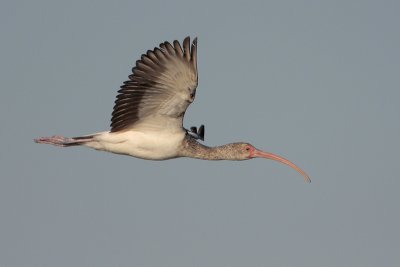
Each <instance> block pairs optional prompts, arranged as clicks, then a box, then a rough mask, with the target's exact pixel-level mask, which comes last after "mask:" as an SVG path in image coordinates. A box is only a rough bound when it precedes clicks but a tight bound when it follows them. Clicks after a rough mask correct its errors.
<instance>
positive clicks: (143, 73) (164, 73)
mask: <svg viewBox="0 0 400 267" xmlns="http://www.w3.org/2000/svg"><path fill="white" fill-rule="evenodd" d="M197 80H198V76H197V38H195V39H194V40H193V42H192V44H190V38H189V37H186V38H185V39H184V41H183V49H182V47H181V45H180V44H179V42H178V41H176V40H175V41H174V42H173V44H170V43H169V42H164V43H162V44H160V47H159V48H154V50H153V51H151V50H149V51H147V53H146V54H143V55H142V57H141V59H140V60H138V61H136V66H135V67H134V68H133V69H132V74H131V75H130V76H129V80H128V81H126V82H124V84H123V85H122V86H121V89H120V90H119V91H118V93H119V94H118V95H117V99H116V101H115V106H114V111H113V113H112V118H111V132H117V131H121V130H125V129H129V128H133V127H138V126H140V125H141V124H143V125H151V127H156V128H165V127H169V128H171V127H172V128H174V127H180V128H182V127H183V126H182V123H183V116H184V114H185V111H186V109H187V107H188V106H189V105H190V104H191V103H192V102H193V101H194V98H195V94H196V87H197Z"/></svg>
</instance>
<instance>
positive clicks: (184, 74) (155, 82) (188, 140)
mask: <svg viewBox="0 0 400 267" xmlns="http://www.w3.org/2000/svg"><path fill="white" fill-rule="evenodd" d="M132 72H133V73H132V75H130V76H129V80H128V81H126V82H125V83H124V85H122V86H121V90H119V91H118V92H119V95H118V96H117V100H116V101H115V106H114V111H113V113H112V119H111V130H110V131H105V132H99V133H95V134H90V135H86V136H79V137H73V138H65V137H62V136H52V137H42V138H38V139H35V142H37V143H44V144H52V145H56V146H62V147H67V146H77V145H81V146H86V147H90V148H94V149H96V150H101V151H107V152H112V153H116V154H123V155H129V156H133V157H136V158H141V159H147V160H167V159H172V158H178V157H191V158H198V159H204V160H246V159H251V158H256V157H262V158H267V159H273V160H277V161H279V162H282V163H284V164H287V165H289V166H291V167H292V168H294V169H296V170H297V171H298V172H300V173H301V174H302V175H303V176H304V178H305V179H306V180H307V181H310V179H309V177H308V175H307V174H306V173H305V172H304V171H303V170H301V169H300V168H299V167H297V166H296V165H294V164H293V163H292V162H290V161H288V160H287V159H285V158H282V157H280V156H277V155H275V154H272V153H268V152H263V151H261V150H258V149H256V148H255V147H253V146H252V145H250V144H248V143H242V142H240V143H231V144H226V145H222V146H217V147H208V146H205V145H203V144H201V143H199V142H198V141H197V139H200V140H203V139H204V126H201V127H200V129H199V132H197V129H196V127H192V128H191V130H186V129H185V128H184V127H183V117H184V114H185V112H186V109H187V107H188V106H189V105H190V104H191V103H192V102H193V101H194V98H195V94H196V88H197V82H198V73H197V38H195V39H194V41H193V43H192V44H190V39H189V37H187V38H185V40H184V41H183V49H182V47H181V45H180V43H179V42H178V41H174V42H173V44H170V43H168V42H164V43H162V44H160V47H159V48H154V50H149V51H147V53H146V54H143V55H142V57H141V59H140V60H138V61H137V62H136V66H135V67H134V68H133V69H132Z"/></svg>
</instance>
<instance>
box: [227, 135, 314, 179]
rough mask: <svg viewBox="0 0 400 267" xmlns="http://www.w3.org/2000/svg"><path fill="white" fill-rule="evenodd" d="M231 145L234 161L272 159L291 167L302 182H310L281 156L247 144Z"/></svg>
mask: <svg viewBox="0 0 400 267" xmlns="http://www.w3.org/2000/svg"><path fill="white" fill-rule="evenodd" d="M231 145H232V149H233V150H235V152H236V153H235V155H236V157H237V158H235V159H236V160H247V159H253V158H265V159H272V160H275V161H278V162H281V163H283V164H286V165H288V166H290V167H292V168H293V169H295V170H296V171H298V172H299V173H300V174H301V175H303V177H304V180H305V181H306V182H311V180H310V177H309V176H308V175H307V174H306V173H305V171H303V170H302V169H300V168H299V167H297V166H296V165H295V164H294V163H293V162H291V161H289V160H288V159H285V158H283V157H281V156H278V155H276V154H273V153H270V152H265V151H262V150H259V149H257V148H255V147H254V146H253V145H251V144H249V143H233V144H231Z"/></svg>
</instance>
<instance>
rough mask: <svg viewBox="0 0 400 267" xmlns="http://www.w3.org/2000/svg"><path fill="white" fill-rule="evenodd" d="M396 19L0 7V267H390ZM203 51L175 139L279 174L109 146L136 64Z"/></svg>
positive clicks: (256, 5) (188, 8)
mask: <svg viewBox="0 0 400 267" xmlns="http://www.w3.org/2000/svg"><path fill="white" fill-rule="evenodd" d="M399 10H400V4H399V2H398V1H246V2H245V1H243V3H241V2H237V1H229V2H228V1H226V2H225V3H223V2H219V3H218V2H216V1H208V0H205V1H196V2H191V1H176V0H170V1H97V2H96V3H94V2H88V1H7V0H6V1H2V3H1V4H0V31H1V32H0V33H1V44H0V47H1V49H0V58H1V61H0V73H1V74H0V75H1V79H0V82H1V90H0V102H1V103H0V117H1V125H2V130H1V140H0V142H1V143H0V146H1V152H0V162H1V172H0V173H1V178H0V216H1V220H0V266H7V267H14V266H15V267H17V266H18V267H24V266H41V267H43V266H74V267H77V266H82V267H83V266H97V267H98V266H142V267H146V266H173V267H180V266H182V267H183V266H185V267H186V266H218V267H220V266H230V267H235V266H307V267H313V266H325V267H330V266H363V267H366V266H399V265H400V254H399V251H400V231H399V225H400V211H399V203H400V194H399V192H398V191H399V187H400V181H399V172H400V164H399V156H398V153H399V150H400V141H399V136H400V124H399V114H400V105H399V99H400V86H399V70H400V63H399V62H400V52H399V47H400V34H399V25H400V17H399V15H398V11H399ZM186 35H191V36H192V37H194V36H198V37H199V45H198V47H199V49H198V50H199V87H198V91H197V97H196V101H195V103H194V104H193V105H192V106H191V107H190V108H189V111H188V112H187V114H186V118H185V125H186V126H187V127H190V126H192V125H196V126H198V125H200V124H205V125H206V144H208V145H219V144H223V143H228V142H232V141H248V142H251V143H252V144H253V145H255V146H256V147H258V148H260V149H264V150H267V151H271V152H275V153H277V154H280V155H283V156H285V157H287V158H289V159H290V160H292V161H293V162H295V163H296V164H298V165H299V166H300V167H302V168H303V169H304V170H306V171H307V172H308V173H309V175H310V176H311V178H312V180H313V182H312V183H311V184H306V183H304V182H303V179H302V177H301V176H300V175H299V174H298V173H296V172H295V171H294V170H292V169H290V168H289V167H287V166H285V165H282V164H278V163H277V162H272V161H266V160H261V159H257V160H251V161H245V162H206V161H200V160H192V159H177V160H170V161H165V162H152V161H144V160H139V159H135V158H130V157H126V156H118V155H113V154H107V153H104V152H97V151H94V150H90V149H85V148H70V149H61V148H56V147H52V146H44V145H37V144H35V143H33V141H32V139H33V138H35V137H39V136H48V135H53V134H63V135H66V136H76V135H81V134H89V133H93V132H97V131H102V130H107V129H109V128H108V125H109V120H110V114H111V111H112V107H113V102H114V98H115V95H116V92H117V90H118V88H119V86H120V85H121V84H122V82H123V81H125V80H126V79H127V76H128V75H129V74H130V69H131V67H132V66H133V63H134V62H135V61H136V60H137V59H138V58H139V57H140V55H141V54H142V53H144V52H145V51H146V50H147V49H152V48H153V47H154V46H156V45H158V44H159V43H161V42H163V41H165V40H168V41H173V40H174V39H179V40H182V39H183V38H184V37H185V36H186Z"/></svg>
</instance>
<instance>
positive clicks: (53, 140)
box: [34, 135, 84, 147]
mask: <svg viewBox="0 0 400 267" xmlns="http://www.w3.org/2000/svg"><path fill="white" fill-rule="evenodd" d="M34 141H35V142H36V143H39V144H49V145H54V146H61V147H67V146H74V145H80V144H82V143H84V142H82V141H78V140H76V139H73V138H66V137H64V136H60V135H53V136H52V137H40V138H37V139H34Z"/></svg>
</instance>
